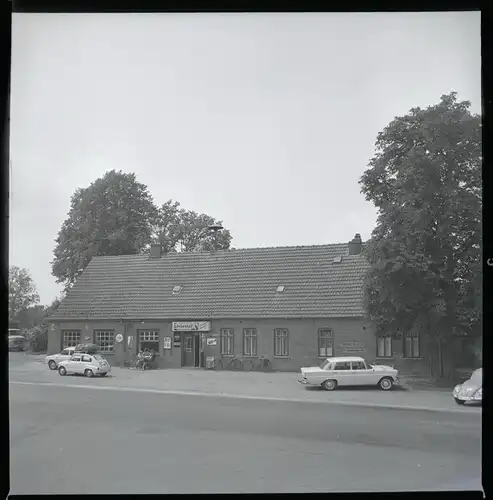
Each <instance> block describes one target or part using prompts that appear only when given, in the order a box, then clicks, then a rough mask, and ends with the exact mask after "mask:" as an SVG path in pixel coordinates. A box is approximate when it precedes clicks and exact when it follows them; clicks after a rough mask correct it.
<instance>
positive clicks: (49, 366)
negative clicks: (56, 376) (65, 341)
mask: <svg viewBox="0 0 493 500" xmlns="http://www.w3.org/2000/svg"><path fill="white" fill-rule="evenodd" d="M48 368H49V369H50V370H56V363H55V361H53V360H50V361H49V363H48Z"/></svg>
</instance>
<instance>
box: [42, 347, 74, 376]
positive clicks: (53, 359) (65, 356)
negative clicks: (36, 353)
mask: <svg viewBox="0 0 493 500" xmlns="http://www.w3.org/2000/svg"><path fill="white" fill-rule="evenodd" d="M74 354H75V346H74V347H67V348H65V349H64V350H63V351H62V352H60V353H58V354H51V355H50V356H46V358H45V363H47V364H48V367H49V368H50V370H56V369H57V368H58V365H59V364H60V363H61V362H62V361H68V360H69V359H70V358H71V357H72V356H73V355H74Z"/></svg>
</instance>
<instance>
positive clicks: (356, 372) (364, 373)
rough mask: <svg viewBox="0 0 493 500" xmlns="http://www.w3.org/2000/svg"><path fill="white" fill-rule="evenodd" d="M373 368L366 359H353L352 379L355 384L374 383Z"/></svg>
mask: <svg viewBox="0 0 493 500" xmlns="http://www.w3.org/2000/svg"><path fill="white" fill-rule="evenodd" d="M371 374H372V373H371V370H369V369H368V367H367V366H366V363H365V362H364V361H351V380H352V383H353V385H373V383H374V382H373V378H372V376H371Z"/></svg>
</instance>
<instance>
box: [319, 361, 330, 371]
mask: <svg viewBox="0 0 493 500" xmlns="http://www.w3.org/2000/svg"><path fill="white" fill-rule="evenodd" d="M329 366H330V360H329V359H326V360H325V361H324V362H323V363H322V364H321V365H320V368H322V370H327V369H328V368H329Z"/></svg>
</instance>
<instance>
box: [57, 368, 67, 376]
mask: <svg viewBox="0 0 493 500" xmlns="http://www.w3.org/2000/svg"><path fill="white" fill-rule="evenodd" d="M58 373H59V374H60V375H62V376H63V375H67V370H65V368H64V367H63V366H60V368H58Z"/></svg>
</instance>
